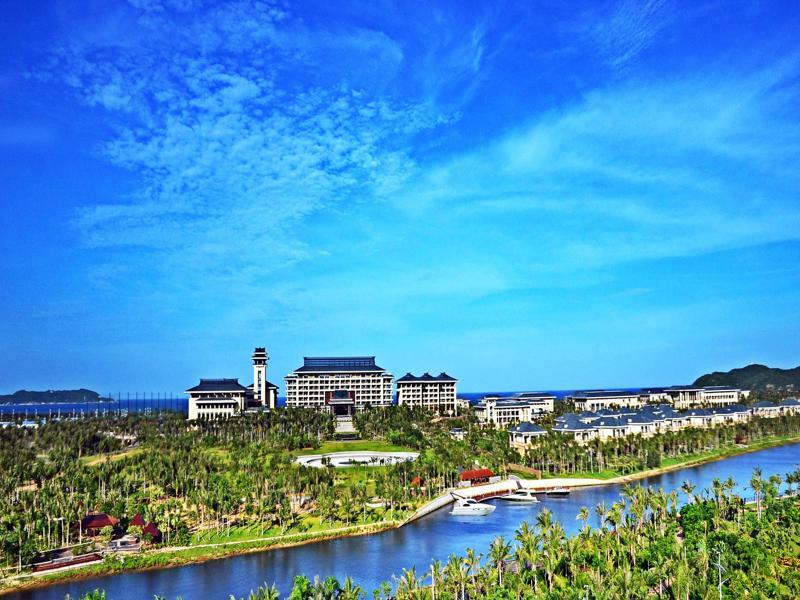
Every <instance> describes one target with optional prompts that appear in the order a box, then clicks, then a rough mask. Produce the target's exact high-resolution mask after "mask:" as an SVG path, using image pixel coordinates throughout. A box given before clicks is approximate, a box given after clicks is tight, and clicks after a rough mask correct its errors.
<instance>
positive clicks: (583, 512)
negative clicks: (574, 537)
mask: <svg viewBox="0 0 800 600" xmlns="http://www.w3.org/2000/svg"><path fill="white" fill-rule="evenodd" d="M576 518H577V519H578V520H580V521H583V532H584V533H588V532H589V507H588V506H581V508H580V510H578V516H577V517H576Z"/></svg>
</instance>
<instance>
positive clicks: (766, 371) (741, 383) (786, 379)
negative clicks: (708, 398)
mask: <svg viewBox="0 0 800 600" xmlns="http://www.w3.org/2000/svg"><path fill="white" fill-rule="evenodd" d="M694 385H698V386H708V385H726V386H732V387H738V388H740V389H743V390H755V391H767V390H772V391H775V392H778V391H800V367H795V368H794V369H776V368H773V367H767V366H766V365H747V366H746V367H742V368H740V369H731V370H730V371H724V372H723V371H714V372H713V373H708V374H706V375H702V376H700V377H698V378H697V380H696V381H695V382H694Z"/></svg>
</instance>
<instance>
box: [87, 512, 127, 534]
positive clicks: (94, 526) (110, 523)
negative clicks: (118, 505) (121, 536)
mask: <svg viewBox="0 0 800 600" xmlns="http://www.w3.org/2000/svg"><path fill="white" fill-rule="evenodd" d="M118 524H119V521H118V520H117V519H115V518H114V517H112V516H111V515H107V514H106V513H93V514H90V515H86V516H85V517H83V519H81V530H83V532H84V533H86V534H88V535H94V534H96V533H99V532H100V530H101V529H102V528H103V527H116V526H117V525H118Z"/></svg>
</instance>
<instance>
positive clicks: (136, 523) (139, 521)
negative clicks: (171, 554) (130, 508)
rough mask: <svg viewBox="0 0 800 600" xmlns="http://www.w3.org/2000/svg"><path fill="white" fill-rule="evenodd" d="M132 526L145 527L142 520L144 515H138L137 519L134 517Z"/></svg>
mask: <svg viewBox="0 0 800 600" xmlns="http://www.w3.org/2000/svg"><path fill="white" fill-rule="evenodd" d="M131 525H134V526H136V527H144V519H143V518H142V515H139V514H137V515H136V516H135V517H133V519H131Z"/></svg>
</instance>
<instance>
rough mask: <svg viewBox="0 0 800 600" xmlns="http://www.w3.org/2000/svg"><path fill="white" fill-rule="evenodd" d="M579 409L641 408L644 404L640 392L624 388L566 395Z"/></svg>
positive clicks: (568, 400)
mask: <svg viewBox="0 0 800 600" xmlns="http://www.w3.org/2000/svg"><path fill="white" fill-rule="evenodd" d="M566 400H567V402H573V403H574V404H575V410H577V411H581V412H583V411H597V410H604V409H611V408H639V407H640V406H642V404H644V401H643V400H642V398H641V396H640V395H639V393H638V392H626V391H622V390H592V391H588V392H576V393H575V394H572V395H570V396H567V397H566Z"/></svg>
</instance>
